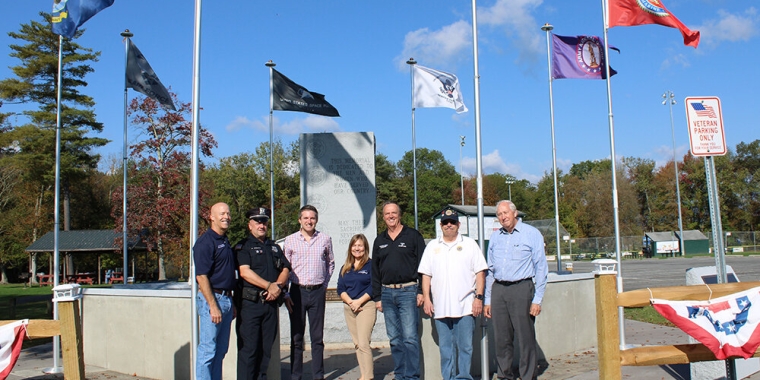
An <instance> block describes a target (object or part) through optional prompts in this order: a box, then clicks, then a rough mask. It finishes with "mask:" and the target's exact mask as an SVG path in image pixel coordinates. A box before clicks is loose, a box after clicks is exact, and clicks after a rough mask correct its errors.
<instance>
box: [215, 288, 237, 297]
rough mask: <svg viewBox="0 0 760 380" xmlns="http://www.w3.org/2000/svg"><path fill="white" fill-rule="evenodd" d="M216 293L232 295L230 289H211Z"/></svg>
mask: <svg viewBox="0 0 760 380" xmlns="http://www.w3.org/2000/svg"><path fill="white" fill-rule="evenodd" d="M211 290H212V291H213V292H214V293H216V294H221V295H223V296H226V297H232V290H225V289H211Z"/></svg>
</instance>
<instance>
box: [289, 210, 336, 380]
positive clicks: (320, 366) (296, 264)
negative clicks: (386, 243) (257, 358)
mask: <svg viewBox="0 0 760 380" xmlns="http://www.w3.org/2000/svg"><path fill="white" fill-rule="evenodd" d="M318 219H319V214H318V212H317V209H316V207H314V206H311V205H306V206H303V207H301V211H300V212H299V214H298V223H299V224H300V225H301V229H300V230H299V231H298V232H296V233H294V234H291V235H289V236H288V237H286V238H285V249H284V250H285V257H286V258H287V259H288V261H289V262H290V265H291V266H292V267H293V270H292V271H291V272H290V297H289V298H288V299H286V302H288V303H289V304H290V305H291V306H292V310H293V311H292V312H291V313H290V376H291V379H293V380H301V376H302V375H303V350H304V331H305V329H306V316H307V315H308V316H309V336H310V337H311V370H312V375H313V376H312V379H314V380H318V379H324V377H325V366H324V351H325V343H324V341H323V340H322V336H323V333H324V326H325V292H326V290H327V283H328V282H330V276H332V273H333V270H334V269H335V257H334V255H333V245H332V238H331V237H329V236H327V235H326V234H323V233H321V232H319V231H317V220H318Z"/></svg>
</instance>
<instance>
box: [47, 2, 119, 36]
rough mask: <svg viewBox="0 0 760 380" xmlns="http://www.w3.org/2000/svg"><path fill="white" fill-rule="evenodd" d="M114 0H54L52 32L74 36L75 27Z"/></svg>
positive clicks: (111, 3)
mask: <svg viewBox="0 0 760 380" xmlns="http://www.w3.org/2000/svg"><path fill="white" fill-rule="evenodd" d="M113 1H114V0H54V1H53V17H52V22H53V33H55V34H59V35H61V36H64V37H66V38H71V37H74V34H76V32H77V29H79V27H80V26H82V24H84V23H85V22H86V21H87V20H89V19H90V18H92V16H95V14H96V13H98V12H100V11H102V10H103V9H106V8H108V7H110V6H111V5H113Z"/></svg>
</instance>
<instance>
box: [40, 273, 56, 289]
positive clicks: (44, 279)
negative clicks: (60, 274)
mask: <svg viewBox="0 0 760 380" xmlns="http://www.w3.org/2000/svg"><path fill="white" fill-rule="evenodd" d="M37 278H38V279H39V281H38V283H39V285H40V286H42V285H53V275H52V274H38V275H37Z"/></svg>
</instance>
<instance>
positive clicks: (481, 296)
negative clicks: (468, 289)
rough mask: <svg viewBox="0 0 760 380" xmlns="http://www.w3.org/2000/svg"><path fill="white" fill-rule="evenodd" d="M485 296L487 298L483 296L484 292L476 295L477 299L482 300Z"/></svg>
mask: <svg viewBox="0 0 760 380" xmlns="http://www.w3.org/2000/svg"><path fill="white" fill-rule="evenodd" d="M484 298H485V297H483V295H482V294H476V295H475V299H476V300H481V301H482V300H483V299H484Z"/></svg>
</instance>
